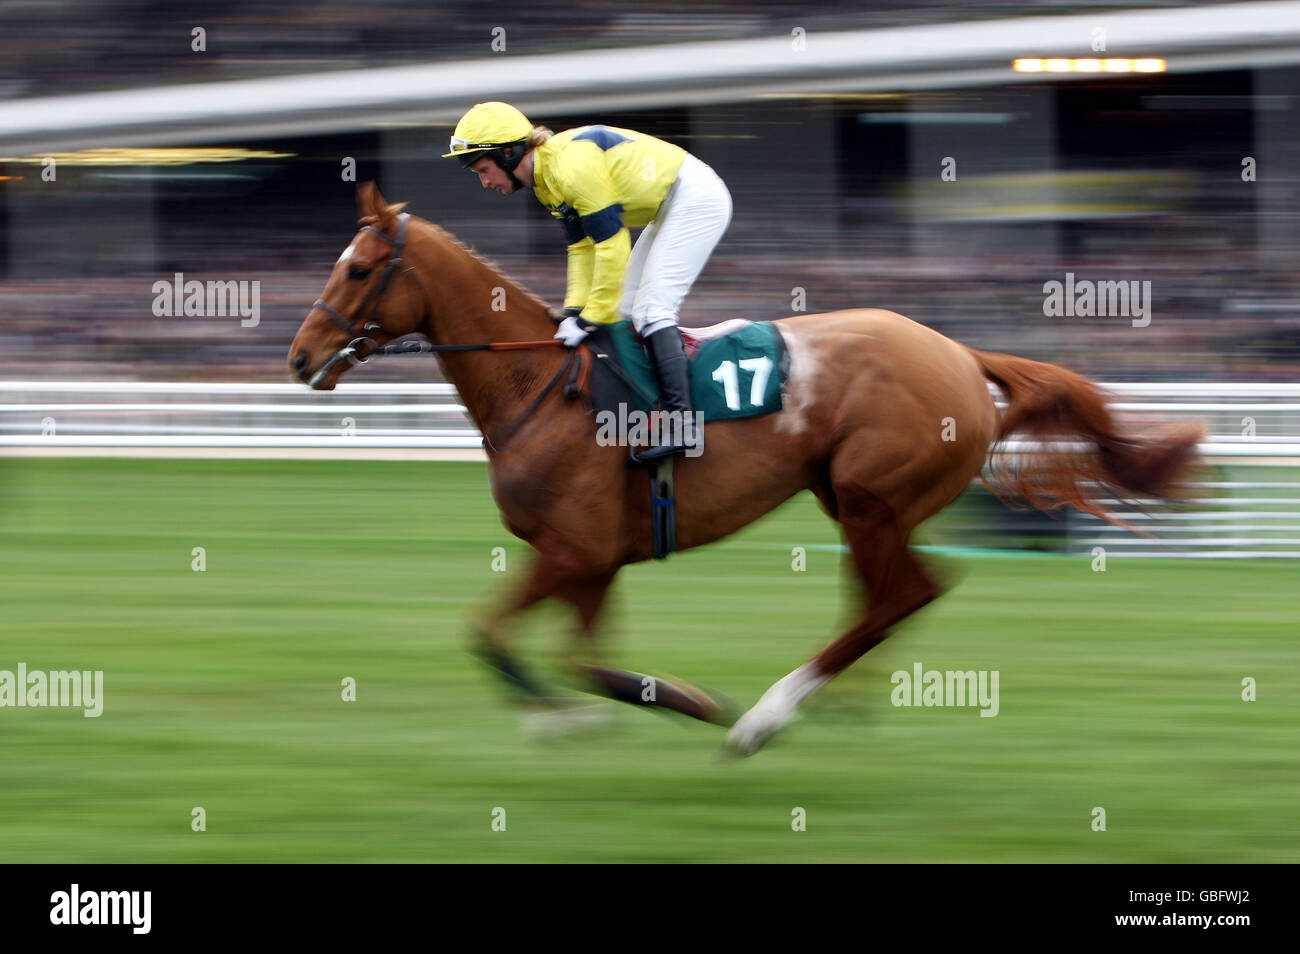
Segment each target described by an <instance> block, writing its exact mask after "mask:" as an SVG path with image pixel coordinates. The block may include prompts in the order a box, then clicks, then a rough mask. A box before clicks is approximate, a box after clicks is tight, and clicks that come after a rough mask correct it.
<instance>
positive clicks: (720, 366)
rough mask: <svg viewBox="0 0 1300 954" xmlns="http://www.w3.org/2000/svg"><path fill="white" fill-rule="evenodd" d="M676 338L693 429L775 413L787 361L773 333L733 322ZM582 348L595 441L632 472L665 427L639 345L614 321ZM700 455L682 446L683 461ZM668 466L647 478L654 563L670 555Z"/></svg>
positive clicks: (672, 511)
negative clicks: (587, 360) (616, 453)
mask: <svg viewBox="0 0 1300 954" xmlns="http://www.w3.org/2000/svg"><path fill="white" fill-rule="evenodd" d="M681 331H682V339H683V343H684V345H685V350H686V357H687V360H688V361H689V379H690V387H691V398H692V402H693V404H694V407H695V412H696V417H697V420H698V421H701V422H704V423H707V422H708V421H722V420H736V419H739V418H746V417H758V416H760V415H763V414H771V413H773V412H775V411H779V410H781V393H782V390H783V388H784V385H785V379H786V376H787V374H788V373H789V368H790V355H789V352H788V351H787V350H786V347H785V339H784V338H782V337H781V333H780V331H778V330H777V328H776V326H775V325H773V324H771V323H769V322H755V321H743V320H740V319H733V320H731V321H725V322H722V323H720V324H718V325H714V326H712V327H709V328H700V329H686V328H683V329H681ZM583 344H584V345H585V346H587V347H588V348H589V349H590V350H591V354H592V364H591V370H590V385H589V389H588V397H589V399H590V401H591V407H592V413H593V415H594V417H595V422H596V439H597V441H598V442H602V443H613V444H619V445H622V446H626V447H627V448H628V459H629V465H635V464H636V451H637V450H639V449H641V448H643V447H645V446H648V445H649V444H652V443H654V439H655V436H656V433H657V432H656V431H655V428H656V427H662V426H673V422H671V421H663V420H662V415H656V414H654V413H652V411H653V410H654V406H655V404H656V402H657V401H658V400H659V384H658V380H657V378H656V376H655V373H654V369H653V367H652V366H651V364H650V358H649V356H648V355H647V354H646V350H645V343H644V341H643V340H642V338H641V337H640V335H638V334H637V333H636V331H635V330H633V327H632V323H631V322H630V321H619V322H614V323H612V324H608V325H600V326H598V327H597V328H595V329H593V330H592V332H591V333H590V334H589V335H588V336H587V337H586V338H585V339H584V340H583ZM676 426H681V422H676ZM703 451H704V442H703V440H702V439H701V441H700V443H699V444H698V446H688V449H687V451H686V456H687V457H698V456H700V454H702V453H703ZM675 463H676V458H675V457H669V458H666V459H664V460H663V461H661V462H659V463H658V464H657V465H656V466H655V467H654V468H653V470H652V471H651V473H650V501H651V515H652V523H653V526H654V548H653V552H654V557H655V559H657V560H662V559H664V558H665V557H666V556H668V554H670V553H672V552H673V550H675V549H676V537H677V533H676V491H675V486H674V483H675V482H674V473H675Z"/></svg>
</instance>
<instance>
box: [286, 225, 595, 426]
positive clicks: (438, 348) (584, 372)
mask: <svg viewBox="0 0 1300 954" xmlns="http://www.w3.org/2000/svg"><path fill="white" fill-rule="evenodd" d="M398 220H399V221H400V222H401V226H400V227H399V228H398V231H397V237H396V238H393V237H392V236H391V235H388V234H387V233H386V232H383V231H381V230H379V229H377V228H375V227H374V226H373V225H367V226H365V227H364V228H363V229H362V230H361V231H363V232H374V233H375V234H376V235H378V236H379V237H380V238H382V239H383V240H384V241H385V242H387V243H388V244H390V245H392V246H393V254H392V255H391V256H390V257H389V259H388V264H387V265H385V266H384V272H383V274H382V275H381V276H380V280H379V283H378V284H377V285H376V286H375V287H374V288H373V289H371V291H370V293H369V294H368V295H366V298H365V300H364V301H363V302H362V303H361V307H360V308H358V309H357V312H358V313H359V314H362V315H365V314H366V312H367V309H369V315H368V316H367V317H366V318H365V320H364V324H363V325H362V330H363V331H379V330H382V326H381V325H380V324H379V323H378V322H377V321H376V320H375V317H376V315H377V313H378V311H379V304H380V302H381V301H382V300H383V297H384V293H385V292H386V291H387V290H388V285H389V282H390V281H391V280H392V277H393V275H394V273H396V271H397V269H398V268H400V267H401V266H402V264H403V260H402V249H403V248H404V247H405V246H406V229H407V226H408V225H409V224H410V220H411V216H410V214H409V213H407V212H403V213H401V215H399V216H398ZM413 271H415V266H414V265H412V266H411V267H409V268H407V269H406V270H405V271H404V272H403V274H405V275H409V274H410V273H411V272H413ZM312 307H313V308H319V309H320V310H321V311H323V312H325V314H326V315H328V316H329V318H330V320H331V321H333V322H334V324H336V325H338V326H339V327H340V328H342V329H343V330H344V331H345V332H347V333H348V334H352V333H353V332H355V331H356V326H357V323H358V322H359V321H361V319H358V318H348V317H347V316H346V315H343V314H341V313H340V312H338V311H337V310H336V309H335V308H334V307H333V306H332V305H330V304H329V302H327V301H325V299H324V298H317V299H316V301H315V302H314V303H313V304H312ZM552 347H561V348H562V347H565V344H564V342H563V341H560V340H559V339H556V338H544V339H541V340H537V341H490V342H485V343H483V344H460V345H450V344H449V345H440V344H433V343H432V342H429V341H416V340H414V339H411V340H407V341H399V342H396V343H394V344H387V345H382V346H380V345H377V344H375V342H374V339H373V338H370V337H368V336H364V335H363V336H360V337H356V338H353V339H352V340H351V341H349V342H348V343H347V344H346V345H345V346H344V347H342V348H340V349H339V350H338V351H336V352H334V354H333V355H332V356H331V357H330V358H329V360H328V361H326V362H325V363H324V364H322V365H321V366H320V368H319V369H318V370H317V371H316V373H315V374H314V375H312V377H311V380H310V381H308V382H307V383H308V385H309V386H311V387H313V388H314V387H316V385H317V384H319V383H320V382H321V381H323V380H324V379H325V376H326V375H327V374H329V372H330V371H332V370H333V369H334V367H335V366H336V365H337V364H338V363H339V362H340V361H347V362H348V363H349V364H352V365H358V364H366V363H367V362H369V361H370V359H371V358H372V357H374V356H375V355H377V354H383V355H398V354H436V353H438V352H444V351H523V350H527V349H530V348H552ZM584 351H585V352H586V353H587V357H588V358H590V357H591V356H592V352H591V349H590V348H588V347H587V346H586V345H581V346H579V347H578V348H576V349H573V350H571V351H570V353H569V356H568V357H567V358H565V359H564V364H563V365H561V366H560V370H559V371H558V372H556V374H555V377H553V378H551V380H550V382H549V383H548V384H547V385H546V387H544V388H543V389H542V391H541V393H540V394H538V395H537V397H535V398H533V400H532V402H531V403H530V404H529V405H528V407H526V408H524V410H523V411H522V412H521V413H520V414H518V415H517V416H516V417H515V419H514V420H512V421H511V422H510V423H509V424H508V425H507V426H506V428H505V431H504V432H503V433H502V434H500V435H498V440H497V441H496V442H495V443H494V442H493V441H492V439H491V438H489V437H488V436H487V435H486V434H484V436H483V445H484V446H485V447H486V448H487V449H488V450H489V451H490V452H499V451H500V449H501V448H503V447H504V446H505V445H506V442H507V441H509V440H510V438H512V437H514V435H515V433H516V432H517V431H518V430H519V428H520V427H521V426H522V425H523V423H524V421H526V420H527V419H528V418H529V417H530V416H531V415H532V413H533V412H534V411H536V410H537V408H538V406H540V405H541V403H542V401H543V400H545V398H546V395H548V394H550V393H551V391H552V390H554V388H555V386H556V385H557V384H559V383H560V380H561V379H562V378H563V377H564V376H565V375H566V374H568V375H569V381H568V384H567V385H566V387H565V397H566V399H568V400H570V401H572V400H573V399H574V398H576V397H577V396H578V393H579V392H580V391H582V390H585V389H586V387H587V378H588V372H589V370H590V367H591V363H590V360H589V361H588V362H587V363H586V365H584V364H583V360H582V359H583V355H582V354H581V352H584Z"/></svg>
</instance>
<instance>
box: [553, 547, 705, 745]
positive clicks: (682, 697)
mask: <svg viewBox="0 0 1300 954" xmlns="http://www.w3.org/2000/svg"><path fill="white" fill-rule="evenodd" d="M613 579H614V574H613V573H610V574H607V575H602V576H598V577H593V578H591V579H588V580H583V581H581V582H575V583H570V584H567V585H565V586H563V587H561V588H560V590H559V591H557V593H556V595H557V596H558V597H559V598H560V599H562V600H564V601H565V602H567V603H569V604H570V605H572V606H573V608H574V609H575V610H576V611H577V613H578V630H577V634H578V637H579V640H578V642H577V643H576V644H575V646H574V651H573V653H572V654H571V655H570V657H569V665H570V667H571V668H572V669H573V671H574V673H575V674H576V675H577V678H578V680H579V683H580V685H581V686H582V688H583V689H585V690H586V691H588V692H593V693H595V694H596V695H600V696H605V697H606V698H609V699H613V700H615V701H617V702H626V703H628V704H630V705H635V706H645V707H647V708H658V709H669V710H671V711H673V712H680V713H681V714H682V715H687V716H690V717H691V718H693V719H700V720H701V721H703V722H712V723H715V724H717V725H729V724H730V722H731V718H730V717H729V713H728V712H727V709H726V707H725V706H724V705H723V704H721V703H719V702H718V701H716V700H715V699H713V698H712V697H711V696H710V695H709V694H708V693H706V692H704V691H703V690H701V689H697V688H696V687H694V686H691V685H688V684H686V683H684V682H681V681H679V680H675V679H668V678H666V677H664V676H648V675H645V674H644V673H639V672H632V671H630V670H627V669H611V668H608V667H606V666H601V665H596V664H595V662H594V660H595V659H596V658H599V656H598V653H597V651H596V650H597V635H598V630H597V626H596V624H597V621H598V619H599V616H600V611H601V609H602V608H603V606H604V604H605V598H606V596H607V595H608V593H609V585H610V583H611V582H613Z"/></svg>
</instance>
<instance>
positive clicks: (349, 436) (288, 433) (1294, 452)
mask: <svg viewBox="0 0 1300 954" xmlns="http://www.w3.org/2000/svg"><path fill="white" fill-rule="evenodd" d="M1106 388H1107V389H1108V391H1110V393H1112V394H1113V395H1115V397H1116V400H1115V402H1114V403H1113V404H1112V405H1111V407H1112V409H1113V410H1115V411H1116V412H1118V413H1120V414H1122V415H1124V416H1131V417H1133V418H1135V419H1143V420H1155V419H1162V420H1177V419H1184V420H1189V419H1196V420H1201V421H1204V422H1206V424H1207V426H1208V428H1209V435H1210V436H1209V437H1208V438H1207V440H1206V441H1205V442H1204V443H1202V444H1201V446H1200V451H1201V453H1202V455H1203V456H1204V457H1205V458H1206V459H1207V460H1208V461H1209V462H1210V464H1211V465H1214V466H1217V467H1219V468H1226V469H1228V470H1229V471H1231V473H1230V474H1229V475H1228V476H1229V478H1230V479H1216V480H1206V481H1202V482H1200V483H1198V484H1195V485H1194V489H1193V491H1192V493H1193V496H1192V498H1191V499H1190V500H1187V501H1184V502H1183V503H1182V504H1169V503H1166V502H1162V501H1154V500H1148V501H1137V504H1138V506H1139V510H1138V511H1133V510H1131V509H1129V508H1126V507H1125V506H1123V505H1122V504H1121V502H1120V501H1114V500H1104V501H1102V506H1104V507H1107V508H1114V513H1116V514H1117V515H1119V516H1121V517H1123V518H1124V519H1125V520H1127V521H1128V522H1129V523H1130V525H1132V526H1134V527H1141V528H1142V529H1144V530H1145V531H1147V532H1154V533H1157V534H1158V535H1159V537H1160V539H1159V540H1151V539H1149V538H1146V537H1142V536H1138V535H1135V534H1133V533H1130V532H1128V531H1125V530H1122V529H1120V528H1117V527H1115V526H1113V525H1111V524H1108V523H1106V522H1104V521H1101V520H1098V519H1096V518H1094V517H1089V516H1086V515H1081V514H1077V513H1072V514H1071V515H1070V516H1069V517H1068V519H1067V521H1066V523H1065V533H1064V537H1065V546H1066V547H1067V548H1068V549H1070V550H1072V551H1074V552H1080V553H1088V552H1091V551H1092V550H1093V549H1094V548H1096V547H1102V548H1104V549H1105V550H1106V551H1107V552H1108V553H1112V554H1123V555H1126V556H1135V557H1137V556H1164V557H1167V556H1185V557H1243V556H1250V557H1269V558H1300V384H1259V383H1229V384H1208V383H1207V384H1202V383H1188V382H1179V383H1156V384H1150V383H1141V384H1136V383H1133V384H1127V383H1119V384H1107V385H1106ZM995 394H996V391H995ZM481 446H482V435H480V434H479V433H478V431H477V430H476V429H475V428H474V425H473V424H472V422H471V421H470V420H469V419H468V417H467V416H466V414H465V407H464V405H463V404H461V403H460V400H459V398H458V396H457V395H456V392H455V389H454V388H452V387H451V385H449V384H364V383H363V384H342V385H340V386H339V388H338V389H337V390H336V391H331V392H317V391H309V390H307V389H306V388H304V387H302V386H299V385H295V384H265V383H230V382H216V383H207V382H182V383H177V382H136V381H91V382H86V381H0V453H4V454H7V455H10V456H14V455H23V454H33V455H35V454H74V453H75V454H81V455H83V456H84V455H94V454H99V453H113V454H115V455H119V456H120V455H123V454H126V455H139V456H159V455H172V454H175V455H183V456H213V455H221V456H281V455H283V456H290V455H295V456H296V455H304V454H310V455H313V456H335V455H337V456H349V455H355V454H366V455H371V456H378V455H388V456H393V455H396V456H401V455H412V454H417V455H424V456H427V455H430V454H433V453H444V452H445V453H447V454H449V455H452V456H457V455H464V454H465V453H469V452H473V451H474V450H476V449H479V448H481ZM1032 447H1033V445H1032V444H1031V443H1029V442H1023V441H1010V442H1008V449H1009V450H1012V451H1024V450H1028V449H1031V448H1032ZM1264 468H1269V469H1270V470H1269V471H1268V472H1265V473H1260V471H1261V470H1262V469H1264ZM1247 475H1249V476H1251V477H1259V478H1262V479H1242V477H1243V476H1247Z"/></svg>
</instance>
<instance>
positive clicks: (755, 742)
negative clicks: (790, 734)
mask: <svg viewBox="0 0 1300 954" xmlns="http://www.w3.org/2000/svg"><path fill="white" fill-rule="evenodd" d="M789 721H790V717H789V716H788V715H785V714H783V713H781V712H779V711H778V710H777V709H776V708H775V707H771V706H755V707H754V708H752V709H750V710H749V711H748V712H746V713H745V714H744V715H743V716H741V717H740V718H739V719H737V720H736V724H735V725H733V726H732V727H731V731H730V732H728V733H727V740H726V746H727V748H729V749H731V751H733V752H734V753H735V754H736V755H738V756H741V757H742V758H745V757H748V756H751V755H753V754H754V753H755V752H757V751H758V750H759V749H761V748H762V747H763V746H764V745H765V744H766V743H767V740H768V739H770V738H772V736H774V735H776V734H777V732H779V731H781V729H782V728H784V727H785V725H786V723H787V722H789Z"/></svg>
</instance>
